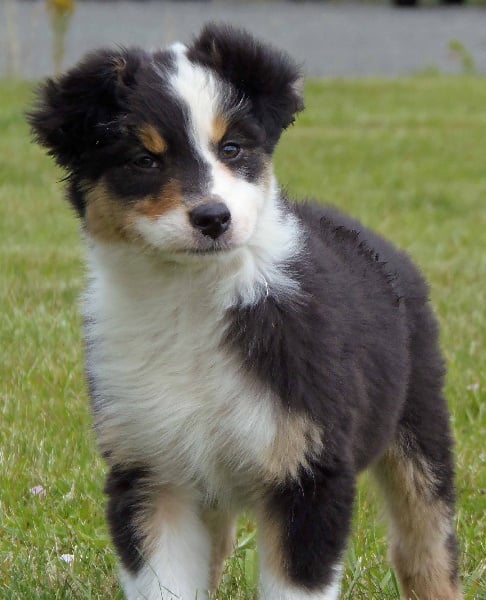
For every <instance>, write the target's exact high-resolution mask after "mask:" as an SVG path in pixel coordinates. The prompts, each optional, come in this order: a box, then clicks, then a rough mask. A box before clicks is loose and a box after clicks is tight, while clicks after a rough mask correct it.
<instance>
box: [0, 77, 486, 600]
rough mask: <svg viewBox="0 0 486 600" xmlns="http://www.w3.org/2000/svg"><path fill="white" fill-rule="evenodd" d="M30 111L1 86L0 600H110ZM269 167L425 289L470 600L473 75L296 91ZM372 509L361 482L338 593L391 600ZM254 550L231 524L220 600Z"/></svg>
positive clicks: (480, 506)
mask: <svg viewBox="0 0 486 600" xmlns="http://www.w3.org/2000/svg"><path fill="white" fill-rule="evenodd" d="M29 101H30V85H29V84H25V83H6V82H3V83H1V82H0V314H1V321H0V355H1V360H0V394H1V404H0V406H1V418H0V512H1V531H0V598H5V599H22V600H24V599H27V600H30V599H33V598H36V599H37V598H39V599H40V598H42V599H48V600H51V599H70V598H83V599H84V598H93V599H94V598H96V599H106V598H121V593H120V591H119V588H118V585H117V582H116V561H115V557H114V554H113V551H112V549H111V547H110V543H109V538H108V534H107V530H106V526H105V523H104V517H103V512H104V498H103V493H102V487H103V477H104V466H103V464H102V461H101V460H100V458H99V456H98V454H97V450H96V446H95V441H94V437H93V434H92V432H91V429H90V414H89V401H88V398H87V394H86V389H85V384H84V381H83V344H82V338H81V331H80V325H81V324H80V315H79V309H78V304H79V303H78V298H79V295H80V293H81V291H82V289H83V285H84V279H85V270H84V267H83V248H82V245H81V243H80V240H79V237H78V232H77V223H76V219H75V217H74V215H73V214H72V213H71V211H70V209H69V208H68V206H67V204H66V203H64V202H63V200H62V185H60V184H59V180H60V179H61V178H62V173H61V172H60V171H59V170H56V168H55V167H54V166H53V165H52V162H51V161H50V160H49V159H48V158H47V157H46V156H44V154H43V153H42V151H41V150H40V149H39V148H37V147H35V146H33V145H32V144H30V142H29V136H28V131H27V127H26V125H25V123H24V120H23V117H22V111H23V110H24V108H25V107H26V105H28V103H29ZM276 166H277V172H278V175H279V177H280V180H281V182H282V183H283V184H284V185H285V187H286V188H287V189H288V191H289V193H290V194H291V195H293V196H296V197H304V196H314V197H317V198H319V199H321V200H322V201H324V202H331V203H334V204H336V205H338V206H339V207H341V208H342V209H344V210H345V211H348V212H350V213H352V214H353V215H355V216H357V217H359V218H361V219H362V220H363V221H364V222H365V223H366V224H367V225H370V226H372V227H375V228H376V229H377V230H379V231H380V232H382V233H383V234H385V235H387V236H389V237H391V238H393V239H394V240H395V241H396V243H398V244H399V245H401V246H402V247H403V248H405V249H406V250H408V251H409V252H410V254H411V255H412V256H413V257H414V259H415V260H416V261H417V262H418V263H419V264H420V265H421V267H422V269H423V271H424V272H425V274H426V275H427V277H428V278H429V280H430V282H431V289H432V300H433V303H434V306H435V308H436V310H437V313H438V315H439V319H440V321H441V325H442V346H443V350H444V353H445V356H446V358H447V361H448V365H449V376H448V381H447V396H448V399H449V402H450V406H451V411H452V422H453V427H454V431H455V435H456V439H457V446H456V452H457V488H458V520H457V528H458V536H459V539H460V543H461V547H462V558H461V573H462V576H463V583H464V589H465V595H466V598H467V600H486V558H485V557H486V464H485V463H486V378H485V369H484V355H485V353H484V349H485V345H486V344H485V331H486V316H485V305H486V235H485V231H486V79H484V78H483V79H481V78H473V77H471V78H467V77H458V78H452V77H451V78H446V77H439V76H437V77H433V76H430V77H416V78H410V79H399V80H396V81H359V82H331V81H326V82H311V83H310V84H309V85H308V87H307V111H306V112H305V113H303V114H302V115H301V116H300V118H299V119H298V123H297V124H296V126H294V127H293V128H291V129H290V130H289V131H288V132H287V133H286V134H285V135H284V137H283V140H282V143H281V146H280V148H279V150H278V152H277V157H276ZM379 515H380V508H379V502H378V501H377V498H376V496H375V493H374V490H373V488H372V486H370V485H368V481H367V478H366V477H363V479H362V481H361V484H360V488H359V494H358V498H357V502H356V518H355V529H354V533H353V536H352V539H351V543H350V548H349V552H348V560H347V568H346V573H345V579H344V589H343V595H342V598H343V599H363V600H394V599H397V598H398V593H397V585H396V580H395V578H394V576H393V573H392V572H391V570H390V568H389V565H388V562H387V560H386V544H385V528H384V525H383V523H382V520H381V519H380V517H379ZM254 548H255V531H254V525H253V522H252V520H251V516H248V517H246V518H242V520H241V523H240V530H239V548H238V550H237V553H236V557H235V558H233V560H231V561H230V562H229V564H228V568H227V571H226V573H225V577H224V579H225V583H224V584H223V586H222V588H221V591H220V593H219V595H218V598H219V600H223V599H225V600H229V599H232V600H233V599H235V600H237V599H246V598H253V597H255V596H254V591H253V590H254V587H255V579H256V554H255V549H254Z"/></svg>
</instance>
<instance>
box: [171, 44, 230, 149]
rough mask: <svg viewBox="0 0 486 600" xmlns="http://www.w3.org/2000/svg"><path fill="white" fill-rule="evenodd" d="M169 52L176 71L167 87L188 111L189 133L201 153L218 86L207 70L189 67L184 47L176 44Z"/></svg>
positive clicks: (205, 144) (212, 117) (204, 147)
mask: <svg viewBox="0 0 486 600" xmlns="http://www.w3.org/2000/svg"><path fill="white" fill-rule="evenodd" d="M170 49H171V50H172V52H173V53H174V54H175V57H176V68H177V71H176V73H175V74H174V75H172V77H171V78H170V84H171V86H172V88H173V89H174V91H175V92H176V94H177V95H178V96H180V98H182V100H183V101H184V103H185V104H186V106H187V107H188V109H189V116H190V123H189V126H190V128H191V131H190V133H191V134H192V136H193V141H194V142H195V144H196V145H197V146H198V147H199V149H200V150H202V151H203V152H204V150H205V149H206V148H208V146H209V143H210V139H211V130H212V125H213V122H214V119H215V117H216V114H217V106H218V100H219V89H218V83H217V81H216V79H215V77H214V75H213V74H212V73H211V71H210V70H208V69H206V68H204V67H203V66H201V65H197V64H195V63H192V62H191V61H190V60H189V59H188V58H187V54H186V53H187V48H186V46H184V45H183V44H180V43H177V44H174V45H173V46H171V48H170ZM204 154H205V152H204ZM205 158H207V157H205Z"/></svg>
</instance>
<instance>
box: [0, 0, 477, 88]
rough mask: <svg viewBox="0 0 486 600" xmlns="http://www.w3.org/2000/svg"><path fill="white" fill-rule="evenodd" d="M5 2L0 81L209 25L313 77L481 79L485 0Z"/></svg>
mask: <svg viewBox="0 0 486 600" xmlns="http://www.w3.org/2000/svg"><path fill="white" fill-rule="evenodd" d="M2 2H3V4H2V6H1V8H0V11H1V12H0V77H1V76H4V77H5V76H8V77H12V76H16V77H27V78H37V77H40V76H44V75H48V74H52V73H53V72H55V71H58V70H60V69H61V68H62V67H63V66H64V67H68V66H70V65H72V64H73V63H74V62H76V61H77V60H78V59H79V58H80V56H81V55H82V54H83V53H84V52H86V51H87V50H88V49H90V48H93V47H96V46H100V45H107V44H114V43H115V44H122V45H131V44H138V45H143V46H145V47H152V46H155V47H156V46H164V45H166V44H168V43H170V42H173V41H175V40H180V41H186V40H188V39H190V37H191V36H192V35H193V34H194V33H195V32H196V31H197V30H198V29H199V28H200V26H201V24H202V23H204V22H205V21H208V20H216V21H230V22H232V23H234V24H237V25H241V26H244V27H246V28H248V29H249V30H251V31H253V32H254V33H255V34H256V35H258V36H261V37H263V38H266V39H268V40H270V41H273V42H274V43H275V44H276V45H277V46H281V47H283V48H286V49H287V51H288V52H289V53H290V54H292V55H293V56H294V57H296V58H297V59H298V60H299V61H300V62H301V63H302V64H303V66H304V69H305V71H306V73H307V74H308V75H309V76H311V77H368V76H383V77H396V76H400V75H416V74H422V73H455V74H458V73H465V72H466V73H469V74H471V73H479V74H481V73H486V0H446V1H443V0H442V1H441V0H381V1H378V0H377V1H373V0H371V1H370V2H354V3H350V2H341V1H339V0H328V1H320V2H298V1H277V0H275V1H267V2H262V1H253V2H252V1H250V2H234V1H233V2H232V1H226V2H224V1H222V0H219V1H218V0H214V1H209V0H200V1H193V2H181V1H179V2H177V1H172V2H167V1H163V0H147V1H143V0H138V1H126V0H124V1H115V0H111V1H110V0H98V1H96V0H85V1H83V0H2Z"/></svg>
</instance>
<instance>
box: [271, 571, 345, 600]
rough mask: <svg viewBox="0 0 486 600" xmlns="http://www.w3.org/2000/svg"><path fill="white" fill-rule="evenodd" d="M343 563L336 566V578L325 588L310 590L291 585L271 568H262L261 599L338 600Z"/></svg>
mask: <svg viewBox="0 0 486 600" xmlns="http://www.w3.org/2000/svg"><path fill="white" fill-rule="evenodd" d="M342 570H343V569H342V564H340V563H339V564H337V565H336V566H335V567H334V568H333V571H334V580H333V582H332V583H330V584H329V585H327V586H326V587H325V588H324V589H322V590H318V591H313V592H308V591H305V590H303V589H302V588H297V587H295V586H291V585H289V584H288V583H286V582H285V581H283V580H282V579H281V578H277V577H275V575H274V574H273V573H272V572H271V570H269V569H265V568H262V570H261V571H262V573H261V580H260V589H261V593H260V598H261V600H338V598H339V593H340V591H341V577H342Z"/></svg>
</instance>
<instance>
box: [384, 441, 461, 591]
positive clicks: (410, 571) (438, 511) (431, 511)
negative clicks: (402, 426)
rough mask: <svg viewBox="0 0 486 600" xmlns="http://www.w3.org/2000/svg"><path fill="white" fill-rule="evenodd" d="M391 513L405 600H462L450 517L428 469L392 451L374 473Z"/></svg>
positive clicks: (392, 539)
mask: <svg viewBox="0 0 486 600" xmlns="http://www.w3.org/2000/svg"><path fill="white" fill-rule="evenodd" d="M375 474H376V476H377V479H378V482H379V483H380V485H381V487H382V489H383V490H384V492H385V496H386V499H387V506H388V510H389V514H390V542H391V558H392V562H393V565H394V567H395V568H396V570H397V573H398V576H399V580H400V583H401V587H402V594H403V598H405V599H406V600H461V599H462V593H461V590H460V587H459V584H458V583H457V582H455V581H451V572H452V560H453V557H451V556H450V552H449V549H448V546H447V542H448V538H449V535H450V534H451V533H452V515H451V514H450V510H449V509H448V507H447V506H446V505H445V504H444V503H443V502H441V501H440V500H439V499H437V497H436V496H435V495H434V494H433V491H432V490H433V487H434V477H433V475H432V473H431V472H430V469H429V468H428V466H427V465H426V464H425V463H423V464H421V465H418V464H417V463H416V462H414V461H412V460H410V459H409V458H408V457H406V456H405V455H404V454H403V452H402V451H401V450H400V449H399V448H392V449H390V450H389V451H388V452H387V453H386V454H385V456H384V457H383V459H382V460H381V462H380V463H379V465H378V466H377V467H376V469H375Z"/></svg>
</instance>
